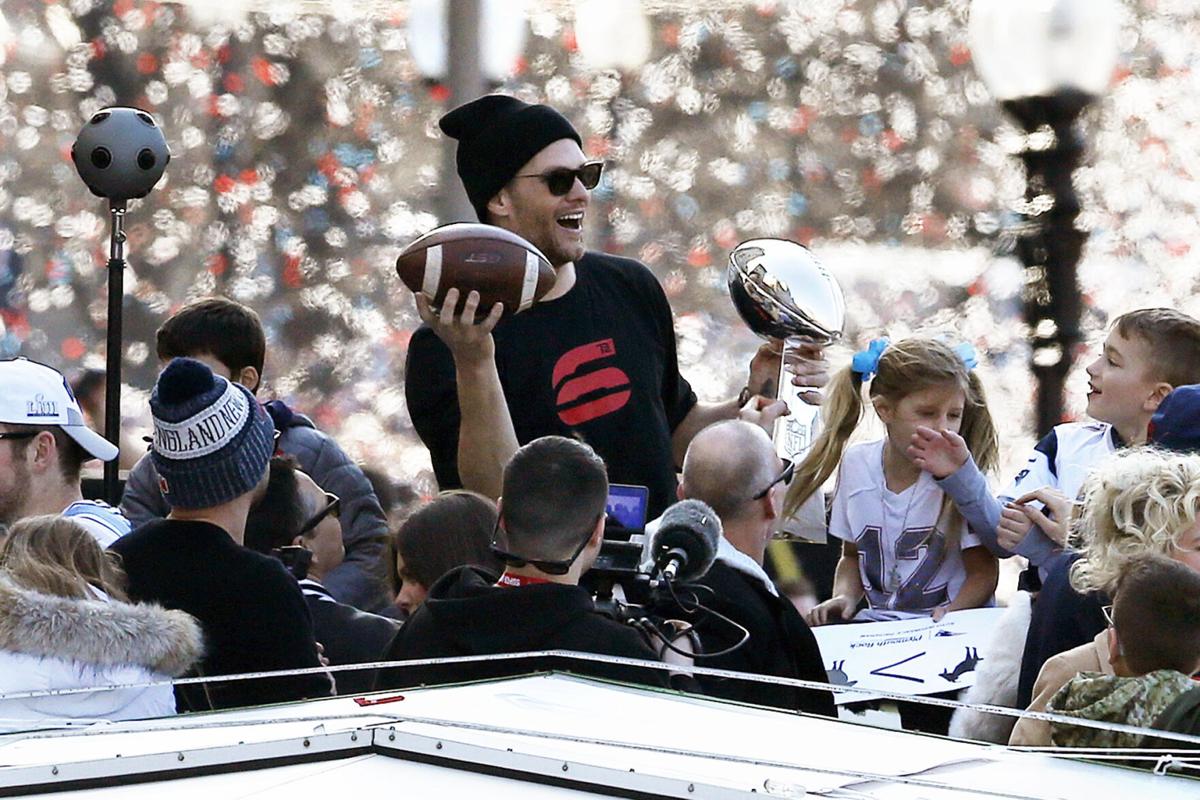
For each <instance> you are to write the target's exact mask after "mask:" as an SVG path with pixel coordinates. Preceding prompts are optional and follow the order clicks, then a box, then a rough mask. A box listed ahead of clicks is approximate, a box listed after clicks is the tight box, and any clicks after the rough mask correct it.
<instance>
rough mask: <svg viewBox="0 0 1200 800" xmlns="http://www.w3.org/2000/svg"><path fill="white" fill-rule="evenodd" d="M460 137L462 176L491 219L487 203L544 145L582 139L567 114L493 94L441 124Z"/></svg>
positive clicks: (471, 195) (481, 210)
mask: <svg viewBox="0 0 1200 800" xmlns="http://www.w3.org/2000/svg"><path fill="white" fill-rule="evenodd" d="M438 125H440V126H441V128H442V132H443V133H445V134H446V135H447V136H449V137H450V138H451V139H457V140H458V154H457V156H456V163H457V165H458V177H459V178H461V179H462V182H463V188H464V189H466V190H467V197H468V198H469V199H470V201H471V206H472V207H474V209H475V213H476V214H477V215H478V216H479V221H480V222H486V221H487V204H488V201H489V200H491V199H492V198H493V197H495V196H496V192H498V191H500V190H501V189H503V188H504V186H505V184H507V183H508V182H509V181H510V180H512V179H513V177H514V176H515V175H516V174H517V170H519V169H520V168H521V167H523V166H524V165H525V164H526V163H527V162H528V161H529V159H531V158H533V157H534V156H536V155H537V154H538V153H539V152H541V150H542V148H544V147H546V146H547V145H549V144H553V143H554V142H557V141H558V140H559V139H574V140H575V143H576V144H578V145H579V146H580V147H582V146H583V141H582V140H581V139H580V138H579V133H578V132H576V130H575V128H574V127H573V126H572V125H571V123H570V122H568V121H567V118H566V117H564V116H563V115H562V114H560V113H558V112H557V111H555V110H554V109H553V108H551V107H550V106H543V105H532V106H531V105H530V104H529V103H525V102H522V101H520V100H518V99H517V98H515V97H509V96H508V95H503V94H489V95H485V96H483V97H480V98H479V99H477V100H472V101H471V102H469V103H467V104H465V105H461V106H459V107H458V108H456V109H454V110H453V111H451V112H450V113H448V114H446V115H445V116H444V117H442V118H441V120H440V121H439V122H438Z"/></svg>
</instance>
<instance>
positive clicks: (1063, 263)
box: [968, 0, 1120, 436]
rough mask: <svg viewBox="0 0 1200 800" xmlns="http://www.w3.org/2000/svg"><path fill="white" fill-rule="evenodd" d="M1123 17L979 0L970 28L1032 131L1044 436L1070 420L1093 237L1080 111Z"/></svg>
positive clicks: (1062, 2) (1026, 294) (1006, 104)
mask: <svg viewBox="0 0 1200 800" xmlns="http://www.w3.org/2000/svg"><path fill="white" fill-rule="evenodd" d="M1119 31H1120V23H1119V18H1118V9H1117V6H1116V4H1115V2H1114V1H1113V0H974V2H973V3H972V4H971V20H970V24H969V27H968V35H969V37H970V43H971V54H972V57H973V59H974V61H975V65H976V68H977V69H978V71H979V73H980V76H981V77H982V78H983V80H984V82H985V83H986V84H987V85H988V88H989V90H990V91H991V92H992V94H993V95H994V96H995V97H996V98H997V99H998V100H999V101H1000V103H1001V105H1002V107H1003V108H1004V110H1005V111H1007V112H1008V113H1009V114H1010V115H1012V117H1013V118H1014V119H1016V120H1017V122H1018V123H1019V124H1020V125H1021V127H1022V128H1023V129H1024V130H1025V132H1026V134H1027V136H1026V139H1025V147H1024V149H1023V150H1022V152H1021V153H1020V158H1021V160H1022V161H1023V162H1024V164H1025V172H1026V189H1025V200H1024V203H1023V205H1022V208H1021V218H1022V219H1021V223H1020V224H1019V225H1018V226H1017V228H1016V230H1015V231H1014V232H1015V233H1016V234H1017V237H1018V238H1017V253H1018V255H1019V256H1020V258H1021V262H1022V263H1023V264H1024V265H1025V285H1024V289H1023V292H1022V302H1023V305H1024V314H1025V321H1026V323H1027V325H1028V326H1029V336H1030V345H1031V350H1032V352H1031V358H1030V360H1031V367H1032V370H1033V374H1034V378H1035V379H1036V381H1037V412H1036V424H1037V433H1038V435H1039V436H1042V435H1045V434H1046V433H1048V432H1049V431H1050V429H1051V428H1052V427H1054V426H1055V425H1057V424H1058V423H1059V422H1061V421H1062V414H1063V387H1064V384H1065V382H1066V378H1067V375H1068V373H1069V372H1070V370H1071V360H1072V352H1073V350H1074V348H1075V345H1077V344H1078V343H1079V341H1080V338H1081V334H1080V328H1079V324H1080V316H1081V313H1080V312H1081V305H1082V304H1081V302H1080V297H1079V287H1078V284H1077V281H1076V265H1077V264H1078V262H1079V255H1080V252H1081V250H1082V248H1083V243H1084V241H1085V240H1086V238H1087V235H1086V234H1085V233H1084V232H1083V231H1080V230H1079V229H1078V228H1076V226H1075V218H1076V217H1077V216H1078V215H1079V199H1078V197H1077V196H1076V194H1075V190H1074V187H1073V186H1072V183H1071V176H1072V174H1073V173H1074V171H1075V168H1076V167H1077V166H1078V165H1079V161H1080V157H1081V156H1082V154H1083V141H1082V139H1081V138H1080V136H1079V134H1078V133H1077V131H1076V125H1075V123H1076V121H1077V119H1078V117H1079V114H1080V112H1082V111H1083V109H1084V108H1085V107H1087V105H1088V104H1089V103H1090V102H1091V101H1092V100H1093V99H1095V97H1096V96H1098V95H1099V94H1100V93H1101V92H1103V91H1104V89H1105V88H1106V87H1107V86H1108V82H1109V79H1110V78H1111V75H1112V71H1113V67H1114V66H1115V64H1116V59H1117V55H1118V34H1119Z"/></svg>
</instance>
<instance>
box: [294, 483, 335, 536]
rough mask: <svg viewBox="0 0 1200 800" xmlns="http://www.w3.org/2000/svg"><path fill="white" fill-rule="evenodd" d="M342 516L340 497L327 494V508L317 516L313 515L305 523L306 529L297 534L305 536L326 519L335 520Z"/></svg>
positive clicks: (303, 528) (331, 493)
mask: <svg viewBox="0 0 1200 800" xmlns="http://www.w3.org/2000/svg"><path fill="white" fill-rule="evenodd" d="M341 515H342V499H341V498H340V497H338V496H337V495H336V494H334V493H333V492H326V493H325V507H324V508H322V509H321V510H320V511H318V512H317V513H316V514H313V515H312V517H311V518H309V520H308V522H306V523H304V527H302V528H301V529H300V530H299V531H298V532H297V534H296V535H297V536H303V535H304V534H306V533H308V532H309V531H311V530H312V529H313V528H315V527H317V526H318V525H320V524H321V522H322V521H323V520H324V519H325V518H326V517H333V518H334V519H337V518H338V517H340V516H341Z"/></svg>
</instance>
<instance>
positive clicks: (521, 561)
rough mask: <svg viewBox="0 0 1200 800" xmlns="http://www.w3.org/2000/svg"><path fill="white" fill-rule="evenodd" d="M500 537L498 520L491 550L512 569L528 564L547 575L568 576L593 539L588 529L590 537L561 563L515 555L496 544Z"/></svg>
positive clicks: (584, 538)
mask: <svg viewBox="0 0 1200 800" xmlns="http://www.w3.org/2000/svg"><path fill="white" fill-rule="evenodd" d="M499 536H500V520H496V527H495V528H493V529H492V543H491V545H490V549H491V551H492V553H493V554H494V555H495V556H496V558H499V559H500V560H501V561H503V562H504V563H505V564H507V565H508V566H510V567H523V566H525V565H526V564H528V565H530V566H531V567H536V568H537V569H540V570H541V571H542V572H544V573H546V574H547V575H566V574H567V572H569V571H570V569H571V565H572V564H574V563H575V559H577V558H579V554H580V553H582V552H583V548H585V547H587V543H588V542H589V541H591V539H592V531H591V528H589V529H588V535H587V536H585V537H583V539H582V540H581V541H580V542H579V546H578V547H576V548H575V552H574V553H572V554H571V557H570V558H565V559H563V560H561V561H539V560H537V559H535V558H522V557H521V556H517V555H513V554H512V553H510V552H508V551H507V550H503V549H501V547H500V545H498V544H496V541H497V539H498V538H499Z"/></svg>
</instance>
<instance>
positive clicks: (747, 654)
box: [679, 420, 836, 717]
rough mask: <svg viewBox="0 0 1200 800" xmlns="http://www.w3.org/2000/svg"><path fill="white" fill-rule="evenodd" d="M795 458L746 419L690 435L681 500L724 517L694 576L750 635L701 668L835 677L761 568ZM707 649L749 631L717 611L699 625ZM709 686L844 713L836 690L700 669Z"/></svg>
mask: <svg viewBox="0 0 1200 800" xmlns="http://www.w3.org/2000/svg"><path fill="white" fill-rule="evenodd" d="M792 469H793V465H792V463H791V462H784V461H782V460H781V459H780V458H779V456H778V455H776V453H775V446H774V445H773V444H772V442H771V439H770V437H768V436H767V434H766V433H765V432H764V431H763V429H762V428H761V427H759V426H757V425H753V424H751V423H749V422H745V421H742V420H729V421H727V422H718V423H716V424H715V425H710V426H709V427H707V428H705V429H704V430H703V431H701V432H700V433H699V434H697V435H696V438H695V439H693V440H692V444H691V446H690V447H689V448H688V451H687V455H686V456H685V457H684V461H683V482H682V483H681V484H680V486H679V498H680V499H681V500H682V499H688V498H691V499H695V500H702V501H704V502H705V503H708V505H710V506H712V508H713V510H714V511H716V512H717V516H718V517H720V518H721V528H722V535H721V540H720V542H719V543H718V545H717V558H716V561H715V562H714V563H713V565H712V567H711V568H710V569H709V570H708V572H707V573H705V575H704V576H703V577H702V578H700V579H699V580H698V581H696V583H698V584H699V585H700V586H702V587H706V588H707V589H708V592H704V591H703V590H700V591H698V592H697V599H698V600H699V602H701V603H702V604H704V605H705V606H708V607H710V608H712V609H713V610H714V611H717V612H718V613H720V614H722V615H724V616H725V617H728V618H729V619H731V620H733V621H734V622H736V623H738V624H739V625H741V626H742V627H743V628H745V629H746V631H747V632H748V633H749V634H750V636H749V639H747V640H746V641H745V642H744V643H742V645H741V646H740V647H737V648H736V649H734V650H733V651H732V652H728V653H726V654H724V655H718V656H715V657H711V658H705V657H703V656H702V655H700V654H698V655H697V656H696V665H697V666H701V667H714V668H717V669H728V670H734V671H736V672H748V673H752V674H755V675H772V676H775V677H780V678H799V679H801V680H809V681H820V682H822V683H824V682H825V681H826V680H827V675H826V672H825V665H824V662H823V661H822V659H821V650H820V647H819V646H818V645H817V640H816V637H814V636H813V633H812V631H811V630H809V628H808V625H807V624H805V622H804V619H803V617H801V616H800V612H798V611H797V610H796V608H795V606H793V605H792V603H791V601H790V600H788V599H787V598H786V597H784V596H783V595H782V594H781V593H780V591H779V590H778V589H777V588H776V587H775V584H774V583H773V582H772V581H771V579H770V577H768V575H767V573H766V571H765V570H763V557H764V555H765V553H766V548H767V543H768V542H770V541H771V536H772V535H773V534H774V533H775V531H776V529H777V528H778V526H779V523H780V522H781V519H780V511H781V510H782V508H783V496H784V493H785V492H786V491H787V484H788V482H789V481H790V480H791V478H792ZM696 632H697V633H698V634H699V636H700V643H701V645H702V647H703V652H705V653H717V652H720V651H723V650H727V649H728V648H730V647H733V646H735V645H736V644H737V642H738V640H739V639H740V638H741V636H742V633H741V631H739V630H737V629H736V628H734V627H733V626H731V625H729V624H728V623H727V622H724V621H722V620H719V619H717V618H715V617H712V616H703V617H701V618H700V620H699V621H698V622H697V625H696ZM697 680H698V681H699V683H700V685H701V687H702V688H703V689H704V693H705V694H708V695H712V696H714V697H723V698H726V699H729V700H737V701H739V702H743V703H753V704H755V705H763V706H774V707H777V708H783V709H787V710H789V711H807V712H809V713H814V714H824V715H826V716H831V717H832V716H836V710H835V708H834V704H833V697H832V695H831V694H830V693H829V692H825V691H820V690H810V689H796V688H793V687H791V686H777V685H773V684H765V683H752V682H749V681H739V680H730V679H725V678H710V677H704V676H698V678H697Z"/></svg>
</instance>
